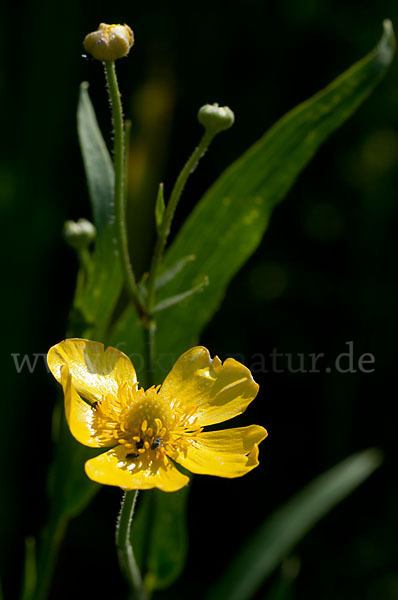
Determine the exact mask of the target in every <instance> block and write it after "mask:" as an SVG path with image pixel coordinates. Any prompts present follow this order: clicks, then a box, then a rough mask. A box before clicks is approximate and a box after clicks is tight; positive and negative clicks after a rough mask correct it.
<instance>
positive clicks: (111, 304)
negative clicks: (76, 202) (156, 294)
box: [77, 83, 122, 339]
mask: <svg viewBox="0 0 398 600" xmlns="http://www.w3.org/2000/svg"><path fill="white" fill-rule="evenodd" d="M87 88H88V84H87V83H82V85H81V86H80V96H79V104H78V110H77V125H78V133H79V141H80V146H81V151H82V156H83V162H84V167H85V171H86V177H87V185H88V190H89V194H90V201H91V206H92V212H93V218H94V224H95V227H96V230H97V236H96V242H95V250H94V256H93V258H92V260H93V268H92V272H91V276H90V278H89V281H88V283H87V285H86V287H85V289H84V293H83V297H80V298H79V303H78V308H79V310H80V311H81V313H82V314H83V315H84V319H85V321H86V323H88V324H91V325H93V326H94V324H95V328H94V331H91V332H90V331H88V332H86V334H87V335H89V336H90V334H91V336H92V337H94V336H93V333H95V335H96V339H103V337H104V335H105V332H106V329H107V326H108V323H109V319H110V317H111V315H112V313H113V310H114V308H115V305H116V302H117V300H118V298H119V295H120V292H121V288H122V271H121V266H120V260H119V256H118V249H117V241H116V231H115V224H114V210H113V188H114V172H113V165H112V160H111V157H110V156H109V152H108V150H107V148H106V145H105V142H104V140H103V138H102V134H101V131H100V129H99V127H98V123H97V119H96V116H95V112H94V109H93V106H92V104H91V101H90V97H89V95H88V92H87Z"/></svg>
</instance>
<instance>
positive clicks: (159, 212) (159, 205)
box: [155, 183, 166, 233]
mask: <svg viewBox="0 0 398 600" xmlns="http://www.w3.org/2000/svg"><path fill="white" fill-rule="evenodd" d="M165 210H166V206H165V203H164V193H163V183H160V184H159V190H158V195H157V198H156V205H155V221H156V229H157V232H158V233H159V231H160V228H161V226H162V223H163V216H164V211H165Z"/></svg>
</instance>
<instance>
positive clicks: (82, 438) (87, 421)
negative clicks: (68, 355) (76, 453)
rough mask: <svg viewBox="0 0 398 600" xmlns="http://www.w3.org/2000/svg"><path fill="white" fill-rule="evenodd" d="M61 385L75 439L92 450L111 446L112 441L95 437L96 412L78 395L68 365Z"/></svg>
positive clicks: (64, 366) (68, 419)
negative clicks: (94, 422) (94, 421)
mask: <svg viewBox="0 0 398 600" xmlns="http://www.w3.org/2000/svg"><path fill="white" fill-rule="evenodd" d="M61 384H62V388H63V390H64V402H65V415H66V420H67V422H68V425H69V429H70V432H71V434H72V435H73V437H74V438H75V439H76V440H77V441H78V442H80V443H81V444H84V445H85V446H90V447H92V448H100V447H102V446H105V447H106V446H111V445H112V439H109V440H103V441H101V442H99V441H98V440H97V439H96V438H95V436H94V428H93V420H94V410H93V408H91V406H89V405H88V404H87V402H85V401H84V400H83V399H82V398H81V397H80V396H79V394H78V393H77V391H76V388H75V387H74V385H73V383H72V377H71V375H70V373H69V369H68V366H67V365H63V367H62V368H61Z"/></svg>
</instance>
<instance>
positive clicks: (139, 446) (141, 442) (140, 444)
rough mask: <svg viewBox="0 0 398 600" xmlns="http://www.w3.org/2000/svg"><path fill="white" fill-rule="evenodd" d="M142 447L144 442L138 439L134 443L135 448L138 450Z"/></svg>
mask: <svg viewBox="0 0 398 600" xmlns="http://www.w3.org/2000/svg"><path fill="white" fill-rule="evenodd" d="M143 447H144V442H143V441H142V440H140V441H139V442H137V443H136V448H137V450H140V449H141V448H143Z"/></svg>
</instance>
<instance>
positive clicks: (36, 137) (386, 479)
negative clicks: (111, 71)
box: [0, 0, 398, 600]
mask: <svg viewBox="0 0 398 600" xmlns="http://www.w3.org/2000/svg"><path fill="white" fill-rule="evenodd" d="M385 17H390V18H391V19H392V20H393V21H394V19H395V25H396V26H397V23H398V20H397V17H398V8H397V4H396V2H395V1H393V0H385V1H383V2H367V3H364V2H354V1H348V2H347V1H344V2H343V1H340V0H329V1H328V0H324V1H321V0H319V1H317V0H303V1H301V2H298V1H297V0H282V1H280V2H268V1H265V0H246V1H243V0H239V1H236V2H235V3H233V4H232V3H227V2H217V1H216V2H214V1H213V2H201V3H184V2H178V1H173V0H170V1H169V2H167V3H165V2H159V1H153V2H148V3H140V2H135V3H133V2H128V3H127V2H125V3H123V2H119V3H115V4H111V3H105V2H98V1H97V2H84V3H81V2H77V1H76V0H70V1H68V2H64V3H55V2H51V3H50V2H48V3H47V2H41V3H38V2H30V3H28V2H25V3H24V4H23V5H19V7H18V8H17V7H16V6H14V5H11V3H8V5H3V6H2V8H1V15H0V22H1V32H0V33H1V35H0V44H1V47H0V49H1V52H0V57H1V63H0V64H1V70H0V86H1V91H2V142H3V143H2V144H1V147H2V151H1V152H2V156H1V163H0V198H1V209H2V225H1V227H2V235H1V239H2V241H3V248H2V256H3V258H4V266H3V285H2V293H1V301H2V304H1V308H2V316H3V321H2V331H3V333H4V339H3V343H2V351H3V356H2V367H3V368H2V375H1V377H2V379H1V380H2V383H3V386H2V398H1V413H0V415H1V421H0V423H1V435H0V440H1V448H0V451H1V463H2V470H1V495H0V511H1V512H0V517H1V540H0V542H1V547H0V554H1V555H0V558H1V564H2V568H1V569H2V570H1V576H2V579H3V584H4V588H5V595H6V598H7V597H9V598H13V597H16V595H17V591H18V588H19V584H20V577H21V568H22V560H23V539H24V537H25V536H26V535H32V534H33V535H36V534H37V533H38V531H39V530H40V527H41V526H42V524H43V522H44V518H45V514H46V508H47V507H46V495H45V476H46V470H47V466H48V462H49V459H50V455H51V443H50V428H51V413H52V407H53V404H54V399H55V394H56V386H55V384H54V382H53V380H52V378H51V377H50V376H49V375H47V373H46V370H45V367H44V362H43V359H42V358H40V357H39V359H38V363H37V367H36V368H35V369H34V371H33V373H32V374H30V373H29V371H28V369H26V368H25V369H23V370H22V372H21V373H20V374H17V372H16V369H15V363H14V360H13V358H12V356H11V354H12V353H19V354H20V355H23V354H25V353H26V354H29V355H32V354H33V353H46V352H47V350H48V348H49V347H50V346H51V345H53V344H54V343H56V342H58V341H59V340H61V339H62V338H63V337H64V332H65V323H66V319H67V315H68V310H69V306H70V302H71V298H72V294H73V287H74V281H75V275H76V260H75V257H74V255H73V253H72V251H70V250H69V249H68V248H67V247H66V246H65V245H64V243H63V241H62V238H61V232H62V225H63V222H64V220H65V219H67V218H74V219H76V218H79V217H82V216H84V217H90V210H89V205H88V199H87V192H86V187H85V181H84V174H83V170H82V164H81V159H80V152H79V148H78V142H77V136H76V127H75V108H76V102H77V91H78V86H79V83H80V81H82V80H88V81H89V82H90V93H91V96H92V98H93V101H94V104H95V106H96V109H97V111H98V115H99V120H100V123H101V126H102V129H103V131H104V134H105V136H106V139H107V141H108V142H110V140H111V131H110V117H109V114H108V106H107V100H106V96H105V90H104V86H103V74H102V70H101V65H100V64H97V63H95V62H94V61H91V60H85V59H83V58H82V57H81V54H82V52H83V49H82V45H81V43H82V40H83V38H84V36H85V35H86V33H88V32H89V31H92V30H94V29H96V27H97V25H98V23H99V22H100V21H105V22H108V23H118V22H126V23H128V24H129V25H130V26H131V27H132V28H133V29H134V31H135V34H136V45H135V47H134V49H133V50H132V52H131V55H130V57H129V58H128V59H127V60H123V61H119V65H118V67H119V80H120V85H121V89H122V92H123V98H124V104H125V112H126V115H127V116H129V117H130V118H132V120H133V135H134V141H133V148H132V165H133V171H132V174H131V175H132V177H131V190H130V194H131V202H130V214H129V219H130V225H131V231H132V232H133V235H132V250H133V255H134V262H135V266H136V269H137V271H141V272H142V271H143V270H144V269H145V267H146V265H147V261H148V250H149V248H150V244H151V240H152V235H153V224H152V205H153V201H154V195H155V191H156V187H157V183H158V181H164V182H165V186H166V189H170V186H171V185H172V183H173V180H174V178H175V177H176V175H177V174H178V170H179V168H180V167H181V165H182V164H183V161H185V159H186V157H187V156H188V153H189V152H191V150H192V148H193V146H194V144H196V142H197V140H198V137H199V135H200V128H199V126H198V125H197V122H196V119H195V115H196V112H197V109H198V108H199V107H200V106H201V105H202V104H204V103H206V102H215V101H217V102H220V103H221V104H228V105H229V106H231V108H233V110H234V111H235V113H236V125H235V126H234V128H233V129H232V130H230V131H229V132H227V133H225V134H223V135H221V136H219V138H217V140H216V141H215V143H214V146H213V148H212V149H211V151H210V152H209V153H208V155H207V157H206V159H205V160H204V161H203V163H202V164H201V166H200V168H199V170H198V171H197V172H196V173H195V175H194V176H193V178H192V180H191V181H190V184H189V186H188V188H187V190H186V193H185V196H184V202H183V203H182V205H181V208H180V209H179V211H178V218H177V222H176V225H178V221H179V222H181V221H182V219H183V218H184V216H185V215H186V214H188V212H189V210H190V208H191V207H192V206H193V205H194V204H195V202H196V201H197V200H198V199H199V198H200V197H201V195H202V193H203V191H204V190H205V189H206V188H207V187H208V185H209V184H210V183H211V182H212V181H213V180H214V179H215V178H216V177H217V176H218V175H219V174H220V173H221V172H222V170H223V168H224V167H225V166H227V165H228V164H229V163H230V162H231V161H232V160H234V159H235V158H237V157H238V156H239V155H240V154H241V153H242V152H243V151H244V150H245V149H246V148H247V147H248V146H249V145H250V144H251V143H253V142H254V141H255V140H256V139H257V138H258V137H259V136H260V135H261V134H262V133H263V132H264V131H265V130H266V129H267V128H268V127H269V126H271V125H272V124H273V123H274V122H275V121H276V120H277V119H278V118H279V117H281V116H282V115H283V114H284V113H285V112H286V111H287V110H289V109H291V108H293V107H294V106H295V105H296V104H297V103H299V102H301V101H302V100H305V99H306V98H308V97H309V96H311V95H312V94H313V93H315V92H316V91H318V90H319V89H320V88H322V87H324V86H325V85H326V84H327V83H329V82H330V81H331V80H332V79H333V78H334V77H336V76H337V75H338V74H340V73H341V72H342V71H343V70H345V69H346V68H347V67H348V66H350V65H351V64H352V63H353V62H355V61H356V60H358V59H359V58H361V57H362V56H363V55H364V54H366V53H367V52H368V51H369V50H370V49H371V48H372V47H373V46H374V45H375V44H376V42H377V40H378V39H379V37H380V35H381V22H382V19H383V18H385ZM397 71H398V68H397V62H396V61H395V63H394V65H393V67H392V69H391V70H390V71H389V73H388V75H387V77H386V79H385V80H384V81H383V82H382V83H381V85H380V86H379V87H378V88H377V89H376V91H375V93H374V94H373V95H372V96H371V97H370V99H368V100H367V101H366V103H365V104H364V105H363V106H362V107H361V108H360V109H359V111H358V112H357V114H356V115H355V116H354V117H353V118H352V119H351V120H350V121H349V122H348V123H347V124H346V125H344V126H343V128H342V129H341V130H340V131H338V132H337V134H335V135H334V136H333V137H332V138H331V139H330V140H329V141H328V142H327V143H326V145H325V146H324V147H323V148H322V149H321V150H320V152H319V153H318V155H317V156H316V157H315V159H314V160H313V161H312V163H311V164H310V166H309V167H308V168H307V169H306V171H305V172H304V173H303V174H302V175H301V176H300V178H299V180H298V182H297V183H296V185H295V186H294V188H293V189H292V191H291V192H290V193H289V194H288V196H287V198H286V199H285V201H284V202H283V204H282V205H281V206H279V207H278V208H277V209H276V211H275V213H274V215H273V218H272V220H271V223H270V227H269V231H268V232H267V234H266V236H265V239H264V241H263V243H262V245H261V247H260V248H259V249H258V251H257V252H256V254H255V255H254V256H253V257H252V258H251V259H250V261H249V262H248V264H247V265H246V266H245V268H244V269H243V270H242V271H241V272H240V273H239V274H238V276H237V277H236V279H235V280H234V281H233V283H232V284H231V286H230V288H229V290H228V294H227V297H226V298H225V301H224V304H223V306H222V308H221V310H220V311H219V312H218V313H217V314H216V315H215V317H214V319H213V321H212V323H211V324H210V325H209V326H208V328H207V330H206V331H205V332H204V334H203V337H202V340H201V341H202V343H203V344H204V345H206V346H207V347H209V349H210V350H211V352H212V354H219V355H220V356H221V357H222V358H225V357H227V356H229V355H236V354H240V355H241V359H242V360H244V362H245V363H246V364H247V365H248V366H249V367H250V366H252V365H253V358H252V357H253V355H255V354H258V353H263V354H264V355H269V354H270V353H271V352H272V350H273V349H274V348H276V349H277V351H278V352H280V353H284V354H288V353H289V354H291V355H293V357H296V356H297V353H304V354H306V355H308V354H309V353H319V352H322V353H324V354H325V361H324V362H323V363H322V372H320V373H292V372H289V370H288V369H287V363H286V360H285V359H284V360H282V362H281V364H282V367H284V372H283V373H275V372H269V373H258V374H255V377H256V379H257V380H258V382H259V383H260V385H261V392H260V395H259V398H258V400H257V401H256V402H255V403H254V404H253V406H251V407H250V408H249V409H248V411H247V413H246V414H245V416H244V417H243V418H242V419H241V422H242V423H244V424H249V423H252V422H258V423H261V424H263V425H264V426H266V427H267V429H268V430H269V434H270V435H269V438H268V440H266V441H265V442H264V444H263V445H262V449H261V450H262V451H261V466H260V467H259V468H258V469H256V470H255V471H254V472H253V473H251V474H250V475H248V476H247V477H245V478H243V479H239V480H235V481H228V480H221V479H217V478H210V477H197V478H195V480H194V482H193V485H192V492H191V498H190V504H189V522H190V558H189V561H188V565H187V571H186V573H185V575H184V577H183V578H182V579H181V580H180V581H179V582H178V583H177V584H176V586H175V588H173V589H172V590H170V591H167V592H163V593H162V594H160V595H159V596H160V597H164V598H167V597H173V598H176V597H177V598H185V597H187V595H189V596H190V597H191V598H200V597H201V596H202V595H203V590H204V589H205V588H206V586H207V584H208V583H210V582H211V580H213V579H214V578H215V577H216V575H217V574H218V573H219V572H220V570H221V568H222V566H223V565H225V564H226V563H227V562H228V560H229V559H230V557H231V556H232V555H233V553H234V550H235V549H236V548H237V547H238V546H239V545H240V544H241V543H242V542H243V541H244V539H245V537H246V536H247V535H249V534H250V533H251V532H252V531H253V530H254V529H255V528H256V526H257V525H258V524H259V523H260V522H261V520H262V519H263V518H264V517H265V516H266V515H267V514H269V512H270V511H271V510H273V509H274V508H275V507H276V506H278V505H279V504H280V503H281V502H283V501H285V500H286V499H287V498H289V497H290V496H291V495H292V494H293V493H294V492H295V491H296V490H298V489H299V488H300V487H302V486H303V485H304V484H305V483H306V482H308V481H309V480H310V479H312V478H313V477H314V476H316V475H317V474H318V473H320V472H321V471H323V470H325V469H327V468H328V467H330V466H331V465H333V464H335V463H336V462H337V461H339V460H341V459H343V458H344V457H345V456H347V455H348V454H350V453H352V452H354V451H356V450H360V449H363V448H366V447H368V446H378V447H380V448H382V449H383V451H384V453H385V456H386V460H385V463H384V465H383V467H382V468H381V469H380V470H379V472H378V473H377V474H375V475H374V476H373V477H372V478H371V479H370V480H369V481H368V482H366V483H365V484H364V485H363V486H362V487H361V488H360V489H359V490H358V491H356V492H355V493H354V494H353V496H352V497H351V498H350V499H348V500H347V501H346V502H344V503H343V504H342V505H341V506H339V507H338V508H337V509H335V510H334V511H333V513H331V514H330V516H328V517H327V519H325V520H324V521H323V522H322V523H321V524H319V525H318V526H317V527H316V528H315V529H314V531H313V532H312V533H311V534H310V535H308V537H307V538H306V539H305V541H304V542H303V543H302V544H300V546H299V547H298V548H297V550H296V556H298V557H299V558H300V561H301V572H300V574H299V576H298V578H297V581H296V585H295V591H294V594H295V598H297V599H299V600H301V599H304V598H305V599H306V600H309V599H311V598H314V599H315V598H317V599H318V598H323V599H327V600H328V599H329V598H330V599H331V598H335V597H336V594H338V595H339V597H340V599H341V600H345V599H348V598H350V599H351V598H363V599H366V600H367V599H370V598H372V599H373V598H382V599H383V600H390V599H391V600H392V599H395V598H397V597H398V573H397V558H396V537H397V534H398V518H397V512H396V504H397V499H398V487H397V482H396V466H395V465H394V462H393V453H394V450H395V445H396V422H395V419H394V417H393V409H394V404H395V401H396V400H395V399H396V390H395V386H394V384H395V370H396V369H395V365H396V357H395V350H396V337H397V336H396V334H397V327H396V318H395V312H396V310H395V309H396V301H397V286H396V277H395V274H396V268H395V266H396V260H397V249H396V243H395V237H396V230H397V204H396V198H397V188H398V186H397V184H398V177H397V158H398V142H397V121H398V84H397ZM144 170H145V172H146V173H147V177H146V178H144V179H143V178H142V177H141V176H140V173H141V172H142V171H144ZM349 341H352V342H353V348H354V356H355V360H356V361H357V360H358V358H359V356H360V355H361V354H363V353H371V354H372V355H374V357H375V370H374V372H372V373H361V372H359V371H357V372H355V373H338V372H336V370H335V369H334V368H332V371H331V372H330V373H326V372H325V366H326V365H328V364H329V365H331V367H333V361H334V359H335V358H336V356H338V355H339V354H340V353H341V352H344V351H346V349H347V342H349ZM269 360H270V359H269ZM293 360H294V361H295V362H294V363H293V366H294V367H295V368H296V367H297V364H298V363H297V360H298V359H297V358H293ZM119 499H120V492H119V490H117V489H116V488H115V489H112V488H106V489H105V488H104V489H103V490H102V491H101V493H100V494H99V495H98V497H97V498H96V499H95V501H94V503H93V504H92V505H91V506H90V507H89V508H88V509H87V510H86V511H85V512H84V513H83V514H82V515H81V516H80V517H79V518H78V519H76V520H75V521H74V522H73V523H72V524H71V526H70V529H69V533H68V536H67V539H66V541H65V544H64V546H63V550H62V552H61V557H60V561H59V566H58V568H57V572H56V578H55V583H54V589H53V591H52V596H51V597H52V598H59V599H63V598H69V597H70V596H71V595H74V596H76V593H77V592H76V579H77V578H78V577H81V582H80V584H79V586H80V587H79V595H80V593H81V594H82V595H83V594H87V593H90V594H92V595H93V597H94V596H96V597H99V598H102V597H106V596H109V593H111V597H117V596H120V595H123V594H124V592H125V588H124V584H123V583H122V581H121V578H120V576H119V574H118V567H117V563H116V558H115V553H114V549H113V527H114V522H115V518H116V514H117V511H118V506H119ZM265 592H266V589H264V590H263V595H261V594H260V595H259V598H260V597H264V593H265Z"/></svg>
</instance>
